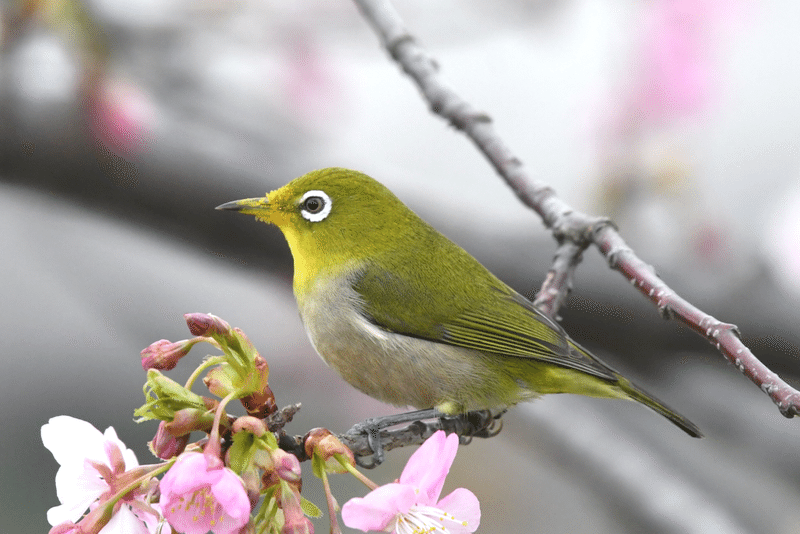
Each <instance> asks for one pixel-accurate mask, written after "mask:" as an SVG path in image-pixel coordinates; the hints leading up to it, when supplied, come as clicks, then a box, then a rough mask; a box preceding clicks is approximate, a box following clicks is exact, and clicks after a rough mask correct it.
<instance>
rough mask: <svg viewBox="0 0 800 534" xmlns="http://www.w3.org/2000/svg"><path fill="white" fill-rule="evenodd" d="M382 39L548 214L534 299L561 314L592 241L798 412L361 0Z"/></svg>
mask: <svg viewBox="0 0 800 534" xmlns="http://www.w3.org/2000/svg"><path fill="white" fill-rule="evenodd" d="M355 2H356V4H357V5H358V7H359V9H360V10H361V12H362V14H363V16H364V17H365V18H366V19H367V20H368V21H369V23H370V24H371V25H372V27H373V29H374V30H375V31H376V33H377V34H378V35H379V36H380V39H381V41H382V43H383V46H384V47H385V48H386V50H388V52H389V54H390V55H391V56H392V58H393V59H394V60H395V61H396V62H397V63H398V64H399V65H400V66H401V67H402V69H403V71H404V72H405V73H406V74H408V75H409V76H410V77H411V78H412V79H413V80H414V82H415V83H416V84H417V86H418V87H419V89H420V91H421V92H422V96H423V98H424V99H425V100H426V101H427V102H428V104H429V105H430V108H431V111H433V112H434V113H436V114H437V115H440V116H441V117H442V118H444V119H445V120H447V121H448V122H449V123H450V124H451V125H453V126H454V127H455V128H457V129H458V130H461V131H462V132H464V134H465V135H466V136H467V137H468V138H469V139H470V140H472V142H473V143H475V145H476V146H477V148H478V149H479V150H480V151H481V152H483V154H484V155H485V156H486V158H487V159H488V160H489V162H490V163H491V164H492V166H493V167H494V168H495V170H496V171H497V173H498V174H499V175H500V176H501V177H502V178H503V180H505V182H506V183H507V184H508V186H509V187H511V189H512V190H513V191H514V193H515V194H516V195H517V197H519V199H520V201H522V203H523V204H525V205H526V206H528V207H529V208H531V209H532V210H534V211H535V212H536V213H538V214H539V216H540V217H541V218H542V221H543V222H544V224H545V226H547V228H549V229H550V230H551V231H552V232H553V235H554V237H555V238H556V240H558V242H559V244H560V246H559V249H558V251H557V252H556V257H555V259H554V262H553V266H552V268H551V269H550V271H549V272H548V275H547V277H546V279H545V281H544V284H543V285H542V288H541V290H540V292H539V295H538V296H537V298H536V304H537V305H538V306H540V309H541V310H542V311H543V312H545V313H547V314H548V315H550V316H554V315H556V314H557V313H558V309H559V307H560V306H561V304H563V302H564V300H565V299H566V296H567V294H568V292H569V290H570V288H571V285H572V276H573V273H574V271H575V269H576V267H577V264H578V263H579V262H580V258H581V254H582V253H583V251H584V250H585V249H586V248H587V247H588V246H589V245H590V244H594V245H595V246H597V248H598V249H599V250H600V252H601V253H602V254H603V256H605V258H606V260H607V261H608V264H609V266H610V267H611V268H613V269H616V270H617V271H619V272H620V273H622V275H623V276H625V278H627V279H628V280H629V281H630V282H631V283H632V284H633V285H634V287H636V288H637V289H638V290H639V291H640V292H641V293H642V294H644V295H645V296H646V297H647V298H649V299H650V300H651V301H652V302H653V303H654V304H656V306H658V309H659V311H660V312H661V314H662V316H663V317H665V318H667V319H669V318H672V317H676V318H678V319H679V320H680V321H681V322H683V323H684V324H686V325H687V326H689V327H690V328H691V329H692V330H694V331H695V332H697V333H699V334H700V335H701V336H703V337H705V338H706V339H707V340H708V341H709V342H710V343H712V344H714V345H715V346H716V347H717V348H718V349H719V351H720V352H721V353H722V354H723V355H724V356H725V357H726V358H727V359H728V361H730V362H731V363H733V364H734V365H735V366H736V368H737V369H739V371H741V372H742V373H743V374H744V375H745V376H746V377H747V378H749V379H750V380H751V381H753V382H754V383H755V384H756V385H757V386H758V387H760V388H761V389H762V391H764V392H765V393H766V394H767V395H769V396H770V398H771V399H772V401H773V402H774V403H775V404H776V405H777V406H778V409H779V410H780V412H781V413H782V414H783V415H784V416H786V417H793V416H795V415H800V392H798V391H797V390H796V389H794V388H792V387H791V386H790V385H789V384H787V383H786V382H785V381H783V380H782V379H781V378H780V377H779V376H778V375H777V374H775V373H774V372H772V371H771V370H770V369H769V368H767V367H766V366H765V365H764V364H763V363H761V361H759V360H758V358H756V357H755V355H753V353H752V352H751V351H750V349H748V348H747V347H746V346H745V345H744V344H743V343H742V341H741V339H740V338H739V332H738V330H737V328H736V327H735V326H734V325H732V324H728V323H722V322H720V321H719V320H717V319H715V318H714V317H712V316H710V315H708V314H707V313H705V312H702V311H701V310H699V309H697V308H696V307H695V306H693V305H692V304H690V303H689V302H688V301H686V300H685V299H683V298H681V297H680V296H678V295H677V294H676V293H675V292H674V291H673V290H672V289H670V288H669V286H667V285H666V284H665V283H664V282H663V281H662V280H661V279H660V278H658V276H657V275H656V273H655V271H654V270H653V268H652V267H651V266H650V265H648V264H646V263H645V262H643V261H642V260H641V259H639V257H638V256H636V254H635V253H634V252H633V251H632V250H631V249H630V248H629V247H628V246H627V244H626V243H625V241H624V240H623V239H622V237H621V236H620V235H619V233H618V232H617V231H616V229H615V228H614V226H613V225H612V224H611V223H610V221H609V220H608V219H605V218H600V217H591V216H588V215H586V214H584V213H581V212H578V211H575V210H573V209H572V208H571V207H570V206H569V205H567V204H566V203H565V202H563V201H562V200H561V199H559V198H558V197H557V196H556V194H555V192H554V191H553V189H552V188H550V186H548V185H547V184H545V183H543V182H541V181H539V180H536V179H533V178H532V177H531V176H530V175H529V173H528V172H527V171H526V169H525V168H524V167H523V165H522V162H521V161H520V159H519V158H517V157H516V156H515V155H514V154H513V153H512V152H511V149H510V148H509V147H508V146H507V145H506V144H505V143H504V142H503V140H502V139H501V138H500V136H499V135H498V134H497V133H496V131H495V129H494V127H493V126H492V124H491V119H490V118H489V116H488V115H487V114H486V113H484V112H481V111H478V110H476V109H475V108H473V107H472V106H471V105H470V104H469V103H468V102H466V101H465V100H463V99H462V98H461V97H460V96H458V94H456V92H455V91H453V90H452V89H451V88H450V87H448V86H447V85H446V84H445V83H444V82H443V81H442V80H441V78H440V76H439V72H438V65H437V63H436V61H435V60H434V59H433V57H432V56H431V55H430V54H429V53H428V52H427V51H426V50H425V49H424V48H422V47H421V46H420V45H419V44H418V43H417V42H416V40H415V39H414V37H413V36H412V35H411V34H410V33H409V31H408V30H407V29H406V27H405V24H404V23H403V20H402V19H401V18H400V15H399V14H398V13H397V11H396V10H395V9H394V7H393V6H392V4H391V3H390V2H389V1H388V0H355Z"/></svg>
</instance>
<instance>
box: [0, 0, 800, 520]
mask: <svg viewBox="0 0 800 534" xmlns="http://www.w3.org/2000/svg"><path fill="white" fill-rule="evenodd" d="M396 7H397V8H398V10H399V11H400V13H401V15H403V17H404V18H405V19H406V22H407V23H408V25H409V27H410V29H411V30H412V32H413V33H415V35H416V36H417V37H418V38H419V39H420V41H421V42H422V44H423V45H425V46H426V47H427V48H429V50H430V51H431V52H432V53H433V54H434V55H435V56H436V57H437V59H438V60H439V62H440V65H441V67H442V74H443V76H444V77H445V79H446V80H447V81H448V82H449V83H450V84H451V85H452V86H453V87H454V88H455V89H456V90H457V91H458V92H459V93H460V94H461V95H462V96H463V97H465V98H466V99H468V100H469V101H470V102H471V103H472V104H474V105H475V106H476V107H477V108H479V109H482V110H485V111H487V112H488V113H489V114H490V115H491V116H492V117H493V119H494V121H495V124H496V127H497V129H498V130H499V132H500V133H501V135H502V136H503V137H504V138H505V140H506V141H507V142H508V143H509V145H510V146H511V147H512V148H513V150H514V151H515V152H516V154H517V155H518V156H519V157H520V158H521V159H522V160H523V161H524V162H525V163H526V164H527V166H528V168H529V169H530V170H531V171H532V172H534V173H536V174H537V175H538V176H539V177H540V178H541V179H543V180H545V181H546V182H548V183H550V184H551V185H552V186H553V187H554V188H555V189H556V190H557V191H558V193H559V194H560V195H561V196H562V197H563V198H564V199H565V200H566V201H567V202H568V203H570V204H571V205H573V206H574V207H576V208H578V209H581V210H585V211H588V212H591V213H596V214H601V215H603V214H604V215H609V216H611V217H613V218H614V220H615V221H616V223H617V224H618V225H619V228H620V230H621V233H622V235H623V236H624V237H625V238H626V239H627V240H628V242H629V243H630V245H631V246H632V247H633V248H634V249H635V250H636V251H637V252H638V253H639V255H640V256H641V257H642V258H643V259H644V260H645V261H648V262H650V263H652V264H653V265H654V266H655V268H656V270H657V271H658V272H659V274H660V275H661V276H662V278H664V279H665V280H666V282H667V283H668V284H670V285H671V286H672V287H673V288H674V289H675V290H677V291H678V292H679V293H680V294H682V295H683V296H685V297H687V298H688V299H689V300H690V301H691V302H693V303H694V304H695V305H697V306H699V307H700V308H701V309H703V310H705V311H707V312H709V313H711V314H712V315H715V316H716V317H717V318H718V319H720V320H724V321H728V322H733V323H735V324H737V325H738V326H739V327H740V329H741V331H742V335H743V338H744V340H745V342H746V344H747V345H748V346H749V347H751V348H752V349H753V351H754V353H755V354H756V355H757V356H758V357H759V358H761V359H762V360H763V361H764V362H765V363H767V364H768V365H769V366H770V367H771V368H772V369H773V370H775V371H776V372H778V373H779V374H781V376H782V377H783V378H784V379H786V380H787V381H789V382H790V383H793V384H794V385H795V386H797V385H798V383H799V382H800V360H799V357H800V349H798V347H800V334H798V328H797V326H798V322H800V312H798V309H800V179H798V178H799V177H800V150H799V149H800V99H798V98H797V95H798V94H800V63H798V61H797V58H798V57H800V32H798V31H797V21H799V20H800V3H797V2H793V1H791V0H762V1H759V2H756V1H754V0H736V1H723V0H651V1H649V2H639V1H634V0H604V1H601V0H529V1H519V0H517V1H513V0H493V1H489V0H461V1H458V2H457V1H454V0H449V1H447V0H441V1H437V2H429V1H425V0H398V1H397V3H396ZM328 166H346V167H352V168H356V169H359V170H361V171H364V172H366V173H368V174H370V175H372V176H373V177H376V178H378V179H379V180H381V181H382V182H384V183H385V184H386V185H388V186H389V187H390V188H391V189H392V190H394V191H395V193H396V194H397V195H398V196H399V197H400V198H401V199H403V200H404V201H406V203H408V204H409V205H410V206H411V207H412V208H413V209H415V210H416V211H417V212H418V213H420V214H421V215H422V216H423V217H424V218H426V219H427V220H429V221H430V222H431V223H433V224H434V225H435V226H437V227H438V228H439V229H441V230H442V231H443V232H444V233H445V234H446V235H448V236H450V237H451V238H452V239H454V240H455V241H457V242H458V243H460V244H461V245H462V246H464V247H465V248H466V249H467V250H469V252H471V253H472V254H473V255H475V256H476V257H477V258H478V259H480V260H481V261H482V262H483V263H484V264H485V265H487V267H489V268H490V269H491V270H493V271H494V272H495V273H496V274H498V275H499V276H500V277H501V278H503V279H504V280H506V281H507V282H509V283H510V284H511V285H513V286H514V287H515V288H516V289H518V290H519V291H520V292H522V293H523V294H527V295H529V296H532V295H533V294H534V292H535V291H536V289H537V288H538V287H539V285H540V284H541V281H542V280H543V278H544V275H545V274H546V272H547V269H548V265H549V261H550V259H551V256H552V254H553V252H554V250H555V245H554V242H553V241H552V239H551V238H550V236H549V235H548V233H547V232H546V231H545V230H544V229H543V227H542V224H541V222H540V221H538V220H537V219H536V217H535V215H534V214H533V213H531V212H529V211H527V210H525V209H524V208H523V207H522V206H521V205H520V204H519V202H517V201H516V199H515V198H514V196H513V195H512V194H511V192H510V191H509V190H508V189H507V188H506V187H505V186H504V185H503V184H502V183H501V181H500V180H498V178H497V177H496V176H495V175H494V173H493V171H492V170H491V169H490V167H489V166H488V165H487V164H486V162H485V161H484V160H483V159H482V157H481V156H480V155H479V154H478V153H477V152H476V151H475V149H474V148H473V146H472V145H471V144H470V142H469V141H467V140H466V139H465V138H463V137H462V136H461V135H460V134H458V133H456V132H454V131H453V130H452V129H451V128H450V127H448V126H447V125H446V124H445V123H443V122H442V121H441V120H440V119H438V118H435V117H433V116H432V115H430V113H429V112H428V110H427V106H426V104H424V103H423V102H422V101H421V99H420V98H419V96H418V94H417V91H416V89H415V88H414V87H413V85H412V84H411V83H410V81H409V80H408V79H406V78H404V77H403V75H402V74H401V73H400V72H399V70H398V68H397V67H396V66H395V65H394V64H393V63H392V62H391V61H390V60H389V58H388V56H387V54H386V53H385V52H384V51H383V50H382V49H381V48H380V47H379V45H378V40H377V38H376V36H375V35H374V34H372V32H371V30H370V28H369V26H368V24H367V23H366V22H365V21H364V20H362V19H361V17H360V15H359V13H358V11H357V9H356V7H355V5H354V4H352V3H350V2H340V1H332V0H328V1H324V0H306V1H304V2H280V1H274V0H272V1H270V0H234V1H225V2H218V1H213V0H126V1H122V0H85V1H80V0H38V1H37V0H27V1H8V0H7V1H6V2H5V3H3V4H2V11H0V217H2V221H3V226H2V228H3V230H2V232H0V250H1V251H2V252H0V254H1V255H2V260H1V261H0V295H2V297H1V298H0V303H1V304H0V324H2V325H4V328H3V331H5V332H6V333H7V337H6V338H5V340H4V343H3V359H2V365H3V372H2V373H0V406H2V410H1V411H0V418H2V419H1V420H2V428H3V432H2V434H0V450H2V451H3V454H2V456H0V473H2V475H0V476H1V477H2V487H0V499H1V500H2V502H3V506H2V507H0V524H2V525H3V528H2V530H3V531H4V532H9V533H18V534H28V533H41V532H46V531H47V529H48V528H49V527H48V525H47V522H46V518H45V512H46V510H47V509H48V508H49V507H51V506H55V505H56V504H58V501H57V498H56V493H55V485H54V476H55V472H56V470H57V464H56V463H55V461H54V460H53V458H52V456H51V455H50V453H49V452H48V451H47V450H45V449H44V448H43V446H42V444H41V439H40V435H39V429H40V427H41V425H42V424H44V423H45V422H47V420H48V419H49V418H50V417H53V416H56V415H60V414H67V415H72V416H75V417H78V418H81V419H85V420H88V421H90V422H92V423H93V424H94V425H95V426H97V427H98V428H100V429H101V430H102V429H105V428H106V427H107V426H110V425H111V426H114V428H115V429H116V431H117V433H118V434H119V436H120V438H121V439H122V440H123V441H125V442H126V443H127V444H128V446H130V447H131V448H133V449H134V450H135V451H136V453H137V455H138V457H139V460H140V462H142V463H150V462H152V461H153V458H152V457H151V456H150V454H149V452H148V451H147V448H146V445H145V443H146V441H147V440H149V439H151V437H152V434H153V433H154V432H155V428H156V425H155V424H152V423H144V424H140V425H137V424H136V423H134V422H133V420H132V412H133V410H134V409H135V408H136V407H137V406H139V405H140V404H141V403H142V401H143V396H142V393H141V385H142V383H143V381H144V373H143V372H142V370H141V366H140V359H139V351H140V350H141V349H142V348H144V347H146V346H147V345H148V344H150V343H151V342H153V341H156V340H158V339H161V338H168V339H170V340H178V339H183V338H185V337H188V336H189V334H188V332H187V330H186V326H185V324H184V323H183V319H182V315H183V314H184V313H187V312H211V313H214V314H216V315H218V316H221V317H223V318H224V319H226V320H227V321H228V322H230V323H231V324H232V325H235V326H239V327H241V328H242V329H243V330H244V331H245V332H246V333H247V334H248V335H249V336H250V338H251V339H252V340H253V341H254V343H255V344H256V346H257V347H258V348H259V349H260V351H261V353H262V355H264V356H265V357H266V358H267V360H268V361H269V363H270V366H271V376H270V384H271V386H272V389H273V391H274V392H275V394H276V397H277V400H278V403H279V404H281V405H284V404H289V403H294V402H302V403H303V409H302V410H301V412H300V413H299V414H298V416H297V418H296V419H295V421H294V422H293V423H292V424H291V425H290V426H289V427H288V429H287V430H288V431H289V432H291V433H294V434H304V433H305V432H306V431H307V430H308V429H310V428H312V427H316V426H324V427H327V428H330V429H331V430H332V431H334V432H342V431H344V430H346V429H347V428H349V427H350V426H351V425H352V424H354V423H355V422H357V421H360V420H362V419H364V418H366V417H370V416H375V415H381V414H386V413H389V412H391V411H393V410H396V408H392V407H388V406H385V405H382V404H380V403H378V402H376V401H373V400H371V399H368V398H366V397H365V396H363V395H361V394H360V393H357V392H355V391H354V390H352V389H351V388H349V386H347V385H346V384H345V383H344V382H343V381H342V380H341V379H340V378H339V377H338V376H336V375H335V374H334V373H333V372H332V371H331V370H330V369H328V368H327V367H326V366H325V365H324V364H323V363H322V361H321V360H320V359H319V358H318V357H317V356H316V355H315V354H314V352H313V349H312V348H311V347H310V345H309V343H308V342H307V340H306V337H305V334H304V332H303V329H302V326H301V324H300V321H299V319H298V316H297V311H296V308H295V305H294V300H293V297H292V294H291V276H292V267H291V261H290V256H289V252H288V248H287V247H286V245H285V243H284V241H283V238H282V236H281V235H280V233H279V232H278V230H276V229H274V228H269V227H267V226H264V225H262V224H260V223H257V222H255V221H254V220H252V219H251V218H249V217H241V216H236V215H235V214H231V213H223V212H216V211H214V210H213V208H214V206H216V205H218V204H221V203H223V202H226V201H229V200H234V199H239V198H243V197H252V196H260V195H262V194H264V192H266V191H269V190H271V189H274V188H276V187H278V186H280V185H283V184H284V183H286V182H288V181H289V180H290V179H292V178H294V177H296V176H299V175H301V174H304V173H306V172H307V171H309V170H311V169H316V168H321V167H328ZM561 315H562V317H563V321H562V322H563V324H564V326H565V328H566V329H567V330H568V331H569V332H570V333H571V334H572V336H573V337H574V338H575V339H576V340H578V341H579V342H580V343H582V344H584V345H585V346H587V348H589V349H591V350H593V351H595V352H596V353H597V354H598V355H600V356H601V357H602V358H603V359H605V360H606V361H608V362H609V363H611V364H612V365H613V366H615V367H617V368H619V369H620V370H622V371H624V372H626V374H628V375H629V376H631V377H632V378H634V379H636V380H637V381H638V382H639V383H640V384H641V385H642V386H643V387H645V389H647V390H648V391H651V392H653V393H654V394H655V395H657V396H658V397H660V398H662V399H664V400H665V401H666V402H667V403H668V404H670V405H671V406H673V407H674V408H675V409H677V410H678V411H680V412H681V413H683V414H684V415H686V416H687V417H688V418H690V419H691V420H692V421H694V422H695V423H697V424H698V425H699V426H700V427H701V428H702V429H703V431H704V432H705V433H706V436H707V437H706V438H705V439H704V440H692V439H689V438H687V437H686V436H685V435H684V434H683V433H682V432H680V431H678V430H677V429H675V428H673V427H672V426H671V425H669V424H668V423H667V422H665V421H664V420H662V419H661V418H660V417H658V416H656V415H654V414H653V413H651V412H649V411H647V410H645V409H642V408H641V407H640V406H636V405H634V404H633V403H624V402H614V401H603V400H596V399H584V398H578V397H569V396H553V397H549V398H545V399H542V400H540V401H537V402H535V403H531V404H528V405H525V406H519V407H516V408H514V409H512V410H511V411H510V412H509V413H508V414H507V415H506V417H505V418H504V423H505V426H504V430H503V432H502V433H501V434H500V435H499V436H498V437H496V438H494V439H492V440H476V441H474V442H473V443H472V444H470V445H469V446H467V447H463V448H461V449H460V452H459V456H458V457H457V459H456V463H455V465H454V468H453V472H452V474H451V477H450V478H449V480H448V483H447V486H446V487H445V492H447V491H449V490H450V489H453V488H455V487H459V486H467V487H469V488H470V489H471V490H472V491H473V492H475V493H476V494H477V495H478V497H479V499H480V500H481V503H482V509H483V520H482V526H481V529H480V532H487V533H488V532H597V533H612V532H613V533H619V532H630V533H634V532H654V533H672V532H676V533H677V532H682V533H683V532H698V533H701V532H702V533H716V532H719V533H727V532H776V533H792V532H798V531H800V512H798V508H797V502H798V500H799V499H800V458H798V454H797V443H798V438H800V426H798V425H800V423H799V422H798V421H796V420H788V419H785V418H783V417H782V416H781V415H780V414H779V412H778V410H777V409H776V408H775V406H774V405H773V404H772V403H771V401H770V400H769V399H768V398H767V397H766V396H765V395H764V394H762V392H761V391H759V390H758V389H757V388H756V387H755V386H754V385H753V384H751V383H750V382H749V381H747V380H746V379H745V378H744V377H742V376H741V375H740V374H739V373H738V372H737V371H736V370H735V369H734V368H733V367H732V366H730V365H728V364H726V363H725V362H724V361H723V359H722V357H721V356H720V355H719V354H718V353H716V352H715V350H714V349H713V347H711V346H710V345H709V344H707V343H706V342H704V341H703V340H702V339H701V338H699V337H698V336H696V335H694V334H692V333H691V332H689V331H688V330H687V329H686V328H683V327H682V326H680V325H679V324H677V323H676V322H665V321H663V320H662V319H661V318H660V316H659V314H658V312H657V310H655V309H654V307H652V306H651V305H650V304H649V303H648V302H646V300H645V299H644V298H642V297H641V296H640V295H639V294H638V293H637V292H636V291H634V290H633V289H632V288H631V287H630V285H629V284H627V283H626V282H625V281H624V279H623V278H622V277H621V276H619V275H618V274H616V273H615V272H612V271H610V270H609V269H608V268H607V266H606V265H605V263H604V262H603V261H602V260H601V259H600V258H599V256H598V255H597V254H596V252H595V251H594V250H590V251H588V252H587V254H586V257H585V258H584V262H583V264H582V265H581V267H580V269H579V271H578V276H577V279H576V281H575V288H574V290H573V293H572V295H571V297H570V299H569V301H568V305H567V306H566V308H565V309H563V310H562V313H561ZM203 354H204V352H203V348H202V347H198V348H196V349H195V350H194V351H193V352H192V354H191V355H190V356H189V358H194V359H195V361H197V362H199V359H200V358H201V357H202V356H203ZM193 367H194V366H193V365H192V362H191V361H190V362H187V363H183V364H182V365H180V366H179V367H178V368H177V369H175V370H174V371H172V372H171V376H173V377H174V378H176V379H178V380H180V379H182V378H185V377H186V376H187V375H188V373H189V372H190V371H191V369H193ZM65 439H68V438H65ZM410 453H411V450H402V451H393V452H392V453H390V454H389V461H388V462H387V463H386V464H384V465H383V466H381V467H380V468H378V469H375V470H373V471H371V472H369V473H368V475H369V476H370V477H372V478H373V479H374V480H376V481H377V482H379V483H385V482H389V481H391V480H393V479H394V478H396V477H397V476H398V475H399V473H400V470H401V469H402V466H403V465H404V462H405V459H406V458H407V457H408V456H409V455H410ZM306 471H307V473H306V477H305V478H306V480H305V487H304V493H305V495H306V496H307V497H308V498H309V499H311V500H312V501H314V502H316V503H317V504H318V505H323V503H324V500H323V498H322V493H321V485H320V484H319V483H318V481H316V480H314V479H313V476H311V475H310V471H309V470H308V469H306ZM334 484H335V490H334V491H335V493H336V496H337V497H338V498H339V500H340V502H342V503H343V502H345V501H346V500H347V499H348V498H350V497H352V496H357V495H363V494H364V492H365V490H364V489H363V488H362V487H360V485H358V484H356V483H354V482H351V481H350V480H348V479H346V478H345V477H338V478H336V479H334ZM325 525H326V520H325V519H322V520H320V521H318V522H317V523H316V526H317V530H318V531H320V532H324V531H327V527H326V526H325Z"/></svg>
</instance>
